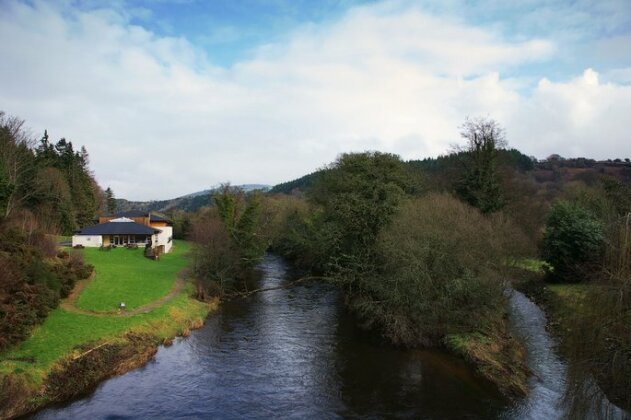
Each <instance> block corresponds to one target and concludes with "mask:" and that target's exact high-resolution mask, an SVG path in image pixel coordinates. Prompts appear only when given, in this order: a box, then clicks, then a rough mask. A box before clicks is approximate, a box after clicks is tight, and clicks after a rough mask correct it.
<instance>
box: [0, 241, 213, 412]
mask: <svg viewBox="0 0 631 420" xmlns="http://www.w3.org/2000/svg"><path fill="white" fill-rule="evenodd" d="M187 251H188V246H187V245H186V244H184V243H179V244H178V247H177V251H176V252H174V253H173V254H172V255H168V256H165V258H163V259H162V260H161V261H160V262H149V263H153V264H154V265H155V266H156V267H157V268H159V269H160V270H161V274H162V275H163V277H164V280H163V281H162V283H163V285H162V288H163V290H165V291H166V292H168V291H169V288H171V289H172V292H171V293H168V294H166V295H165V296H167V299H164V297H163V298H160V299H158V300H157V301H153V302H159V305H153V306H151V305H152V304H151V303H147V302H149V299H154V296H153V294H155V290H152V291H151V293H150V294H149V296H144V295H142V294H141V293H138V292H137V293H136V294H135V296H132V297H133V298H135V300H132V302H134V303H135V305H134V306H135V308H132V309H131V310H130V311H129V313H124V312H122V313H116V312H112V311H107V312H104V311H97V310H96V309H97V308H93V307H90V306H86V305H87V304H85V303H84V308H76V307H75V306H74V303H73V302H70V301H66V302H63V303H62V305H60V307H59V308H57V309H55V310H54V311H52V312H51V313H50V314H49V316H48V317H47V319H46V320H45V321H44V323H43V324H42V325H40V326H39V327H37V328H36V329H35V330H34V331H33V332H32V334H31V336H30V337H29V338H28V339H27V340H26V341H24V342H22V343H21V344H19V345H18V346H16V347H15V348H13V349H10V350H9V351H7V352H5V353H3V354H1V355H0V418H11V417H15V416H19V415H23V414H26V413H29V412H32V411H35V410H37V409H39V408H41V407H44V406H46V405H49V404H51V403H56V402H61V401H65V400H67V399H70V398H75V397H77V396H79V395H82V394H86V393H88V392H90V391H91V390H93V389H94V387H95V386H97V385H98V384H99V383H100V382H101V381H103V380H104V379H106V378H109V377H111V376H114V375H120V374H122V373H125V372H127V371H129V370H131V369H134V368H136V367H138V366H141V365H143V364H144V363H145V362H146V361H147V360H149V359H150V358H151V357H152V356H153V355H154V354H155V353H156V351H157V348H158V346H159V345H161V344H163V343H166V344H168V343H170V342H172V340H173V338H174V337H177V336H179V335H188V334H189V332H190V330H192V329H195V328H199V327H201V326H202V325H203V323H204V320H205V319H206V317H207V316H208V314H209V313H211V312H212V311H214V310H216V309H217V307H218V301H217V300H215V301H212V302H199V301H197V300H195V299H193V298H191V297H190V296H191V295H192V292H193V291H192V285H190V284H186V285H184V279H183V278H180V277H179V275H178V274H177V273H178V272H180V271H181V269H182V268H183V267H185V266H186V264H187V259H186V252H187ZM98 252H99V251H95V253H93V255H94V256H95V259H96V258H98V260H96V261H92V260H91V262H98V263H97V264H94V265H95V268H96V272H97V276H98V277H97V279H96V280H94V282H93V280H92V279H90V280H83V281H82V282H83V283H79V284H78V285H77V286H76V287H77V290H81V295H83V293H85V291H86V290H87V291H88V292H89V293H90V295H88V296H89V297H91V298H92V299H93V301H94V302H96V303H97V304H98V305H104V302H108V301H115V300H116V299H120V298H119V297H118V296H117V295H116V294H115V293H113V292H114V290H116V289H112V288H107V287H104V285H103V283H104V282H106V281H108V276H107V274H108V272H109V271H108V270H110V266H111V267H116V268H115V269H116V270H120V268H121V267H120V262H121V261H124V260H125V258H128V259H130V261H132V262H134V263H135V262H136V260H138V261H140V262H141V263H144V262H145V261H144V260H143V257H142V255H141V253H140V252H139V251H138V252H136V251H130V250H125V249H120V250H115V251H111V252H109V253H99V254H96V253H98ZM136 254H138V255H136ZM86 257H87V259H89V260H90V254H87V253H86ZM127 268H130V266H127ZM130 271H131V274H132V275H133V274H134V273H133V270H130ZM169 277H170V280H169ZM145 280H146V279H145ZM99 282H100V283H99ZM119 282H120V280H119ZM123 287H125V286H123ZM126 287H127V290H125V293H127V295H130V294H131V292H132V290H131V289H130V286H129V285H127V286H126ZM84 289H85V290H84ZM101 290H103V291H104V293H99V292H100V291H101ZM173 290H174V291H175V292H173ZM166 292H165V293H166ZM76 298H77V296H76V294H74V295H71V298H69V299H76ZM79 298H80V296H79ZM145 309H147V310H145Z"/></svg>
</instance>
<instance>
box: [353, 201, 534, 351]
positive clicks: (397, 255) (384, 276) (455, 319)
mask: <svg viewBox="0 0 631 420" xmlns="http://www.w3.org/2000/svg"><path fill="white" fill-rule="evenodd" d="M528 243H529V242H528V240H527V239H526V238H525V236H524V235H523V233H521V231H519V230H518V229H516V228H515V227H513V226H512V225H511V224H510V223H509V222H508V221H507V220H505V219H502V218H499V217H498V218H496V219H488V218H485V217H484V216H483V215H482V214H481V213H480V212H479V211H478V210H476V209H474V208H473V207H471V206H469V205H467V204H465V203H462V202H461V201H459V200H457V199H455V198H453V197H451V196H449V195H447V194H430V195H428V196H427V197H424V198H420V199H415V200H410V201H408V202H407V203H405V204H404V205H403V207H402V208H401V210H400V212H399V214H398V215H397V216H396V217H395V219H394V220H393V223H392V224H391V225H390V226H389V227H388V228H386V229H385V230H384V231H383V233H382V234H381V235H380V237H379V241H378V255H379V261H378V263H379V265H380V267H381V269H380V270H379V272H378V273H376V274H375V275H373V276H371V277H366V278H365V279H364V280H363V281H362V282H361V283H360V289H359V290H358V291H357V292H356V294H355V298H354V299H353V300H352V303H351V306H352V307H353V308H354V309H355V310H356V311H357V312H358V313H359V314H360V315H361V317H362V319H363V320H364V321H365V322H366V323H367V324H368V325H370V324H375V325H377V326H380V327H381V329H382V330H383V332H384V334H385V335H386V336H387V337H388V338H389V339H390V340H391V341H393V342H395V343H398V344H404V345H421V346H431V345H438V344H440V343H441V342H442V341H443V340H444V338H445V336H447V335H449V334H467V333H473V332H477V331H485V330H490V329H492V328H493V324H494V323H496V322H498V320H500V321H501V318H502V316H503V314H504V309H503V308H504V306H503V291H504V288H505V281H506V278H505V277H504V275H503V274H504V272H505V270H506V269H507V268H506V264H505V263H506V261H507V258H508V257H515V256H519V255H520V253H525V252H526V251H527V250H528V249H529V248H528Z"/></svg>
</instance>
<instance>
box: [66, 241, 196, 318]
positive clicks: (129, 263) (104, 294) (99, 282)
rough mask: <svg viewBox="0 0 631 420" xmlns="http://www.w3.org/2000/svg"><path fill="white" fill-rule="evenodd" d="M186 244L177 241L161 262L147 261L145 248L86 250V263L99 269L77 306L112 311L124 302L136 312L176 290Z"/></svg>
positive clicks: (184, 262) (183, 265)
mask: <svg viewBox="0 0 631 420" xmlns="http://www.w3.org/2000/svg"><path fill="white" fill-rule="evenodd" d="M188 251H189V245H188V244H187V243H186V242H182V241H178V242H177V243H176V244H175V245H174V246H173V249H172V251H171V252H170V253H168V254H164V255H163V256H162V257H160V259H159V260H156V261H154V260H150V259H148V258H145V257H144V255H143V250H142V249H126V248H115V249H112V250H111V251H101V250H99V249H96V248H86V249H85V250H84V251H83V253H84V256H85V260H86V262H88V263H90V264H92V265H94V266H95V267H96V277H95V278H94V280H93V281H92V282H91V283H90V284H88V286H86V288H85V290H83V292H82V293H81V296H79V299H78V300H77V303H76V305H77V307H79V308H81V309H85V310H89V311H98V312H109V311H114V310H116V309H117V308H118V306H119V304H120V303H121V302H125V305H126V306H127V309H134V308H137V307H139V306H142V305H145V304H147V303H150V302H153V301H154V300H157V299H160V298H161V297H162V296H164V295H166V294H167V293H169V291H170V290H171V289H172V288H173V284H174V282H175V279H176V278H177V274H178V273H179V272H180V271H181V270H182V269H183V268H184V267H186V264H187V260H186V258H185V254H186V253H187V252H188Z"/></svg>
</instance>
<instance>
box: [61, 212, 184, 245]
mask: <svg viewBox="0 0 631 420" xmlns="http://www.w3.org/2000/svg"><path fill="white" fill-rule="evenodd" d="M76 245H82V246H84V247H100V246H109V245H115V246H126V245H139V246H143V247H144V246H147V245H149V246H150V247H151V248H152V249H154V250H156V251H157V252H158V253H160V254H161V253H165V252H169V251H171V248H172V246H173V223H172V222H171V221H170V220H169V219H166V218H164V217H161V216H157V215H154V214H151V213H147V212H141V211H129V212H125V213H120V214H117V215H116V216H103V217H100V218H99V223H98V224H96V225H92V226H87V227H85V228H83V229H81V230H79V231H77V232H76V233H75V235H74V236H73V237H72V246H76Z"/></svg>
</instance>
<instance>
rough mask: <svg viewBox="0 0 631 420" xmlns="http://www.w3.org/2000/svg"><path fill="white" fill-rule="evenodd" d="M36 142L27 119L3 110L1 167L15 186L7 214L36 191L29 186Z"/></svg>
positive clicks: (12, 187)
mask: <svg viewBox="0 0 631 420" xmlns="http://www.w3.org/2000/svg"><path fill="white" fill-rule="evenodd" d="M33 144H34V142H33V140H32V138H31V137H30V135H29V133H28V132H27V131H26V130H25V129H24V121H23V120H21V119H19V118H17V117H11V116H8V115H6V114H5V113H4V112H3V111H0V170H2V171H4V173H3V174H2V175H3V176H4V177H5V178H6V181H7V182H8V184H9V185H10V187H11V188H9V189H8V195H7V197H6V207H5V209H4V216H5V217H7V216H9V214H10V213H11V211H12V210H14V209H15V208H17V207H19V206H20V204H21V203H22V202H24V201H26V200H27V199H28V198H30V197H31V196H32V195H33V191H32V189H29V188H26V184H27V183H28V182H30V180H31V179H32V175H33V174H32V172H33V171H34V165H33V153H32V152H31V148H32V146H33Z"/></svg>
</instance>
